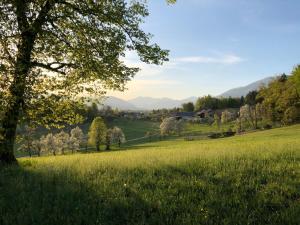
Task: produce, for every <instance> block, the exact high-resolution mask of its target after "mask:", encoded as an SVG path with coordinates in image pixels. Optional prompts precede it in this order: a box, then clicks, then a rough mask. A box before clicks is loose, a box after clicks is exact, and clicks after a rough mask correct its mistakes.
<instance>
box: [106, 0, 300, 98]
mask: <svg viewBox="0 0 300 225" xmlns="http://www.w3.org/2000/svg"><path fill="white" fill-rule="evenodd" d="M148 2H149V11H150V16H149V17H148V18H146V20H145V24H143V29H144V30H145V31H147V32H150V33H152V34H153V35H154V38H153V40H154V41H155V42H157V43H158V44H159V45H160V46H161V47H162V48H165V49H169V50H170V51H171V52H170V61H169V62H168V63H166V64H164V65H163V66H153V65H146V64H143V63H140V62H139V61H138V59H137V57H136V55H135V54H133V53H129V54H128V55H127V58H126V60H125V62H126V63H127V64H129V65H134V66H139V67H140V68H141V69H142V70H141V72H139V73H138V74H137V75H136V77H135V78H134V79H133V80H132V81H131V82H129V83H128V85H127V88H128V90H126V91H125V92H124V93H120V92H109V93H108V94H109V95H113V96H116V97H121V98H123V99H131V98H134V97H137V96H151V97H170V98H175V99H183V98H186V97H189V96H202V95H207V94H211V95H218V94H220V93H222V92H224V91H226V90H228V89H230V88H234V87H238V86H243V85H247V84H249V83H251V82H253V81H256V80H258V79H262V78H265V77H268V76H272V75H276V74H279V73H283V72H285V73H289V72H290V71H291V70H292V68H293V66H295V65H296V64H298V63H300V57H299V56H300V38H299V37H300V15H299V9H300V1H299V0H178V2H177V3H176V4H175V5H172V6H169V5H167V4H166V3H165V1H164V0H149V1H148Z"/></svg>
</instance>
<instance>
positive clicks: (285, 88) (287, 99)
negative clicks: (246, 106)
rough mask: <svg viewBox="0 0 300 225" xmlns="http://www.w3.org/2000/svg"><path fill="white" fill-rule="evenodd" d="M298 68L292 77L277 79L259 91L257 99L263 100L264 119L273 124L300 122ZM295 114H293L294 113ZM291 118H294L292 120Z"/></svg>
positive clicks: (283, 76)
mask: <svg viewBox="0 0 300 225" xmlns="http://www.w3.org/2000/svg"><path fill="white" fill-rule="evenodd" d="M298 69H299V68H298V67H296V68H295V69H294V71H293V72H292V76H289V77H287V76H286V75H285V74H283V75H281V76H279V77H277V78H276V79H275V80H274V81H273V82H271V83H270V84H269V86H268V87H263V88H261V89H260V90H259V93H258V96H257V98H260V99H262V103H261V104H262V108H263V109H264V110H263V111H262V113H263V115H262V117H264V118H266V119H267V120H269V121H271V122H272V123H276V122H278V123H286V122H287V123H289V122H288V121H290V122H297V121H300V118H299V116H298V115H299V114H298V113H297V112H299V111H300V105H299V103H300V96H299V93H298V91H297V83H296V82H294V81H295V80H297V74H298V72H297V71H298ZM293 111H294V112H295V113H292V112H293ZM291 116H294V117H293V118H291Z"/></svg>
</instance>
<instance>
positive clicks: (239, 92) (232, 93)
mask: <svg viewBox="0 0 300 225" xmlns="http://www.w3.org/2000/svg"><path fill="white" fill-rule="evenodd" d="M272 79H274V77H267V78H264V79H262V80H258V81H256V82H253V83H251V84H248V85H246V86H244V87H238V88H233V89H230V90H228V91H226V92H224V93H222V94H220V95H219V97H233V98H239V97H241V96H246V95H247V94H248V93H249V92H250V91H254V90H258V89H259V88H260V86H262V85H267V84H268V83H269V82H270V81H272Z"/></svg>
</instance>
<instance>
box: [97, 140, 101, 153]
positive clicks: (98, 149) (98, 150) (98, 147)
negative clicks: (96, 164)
mask: <svg viewBox="0 0 300 225" xmlns="http://www.w3.org/2000/svg"><path fill="white" fill-rule="evenodd" d="M99 145H100V143H99V142H98V141H97V143H96V151H97V152H100V146H99Z"/></svg>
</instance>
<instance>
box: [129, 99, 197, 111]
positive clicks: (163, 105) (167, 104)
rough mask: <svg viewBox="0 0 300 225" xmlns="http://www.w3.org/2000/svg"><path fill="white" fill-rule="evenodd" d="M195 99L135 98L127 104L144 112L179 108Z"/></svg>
mask: <svg viewBox="0 0 300 225" xmlns="http://www.w3.org/2000/svg"><path fill="white" fill-rule="evenodd" d="M196 99H197V98H196V97H190V98H186V99H183V100H175V99H171V98H151V97H137V98H134V99H131V100H129V101H128V102H129V103H131V104H132V105H134V106H135V107H136V108H139V109H144V110H152V109H171V108H175V107H180V106H181V105H182V103H185V102H195V101H196Z"/></svg>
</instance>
